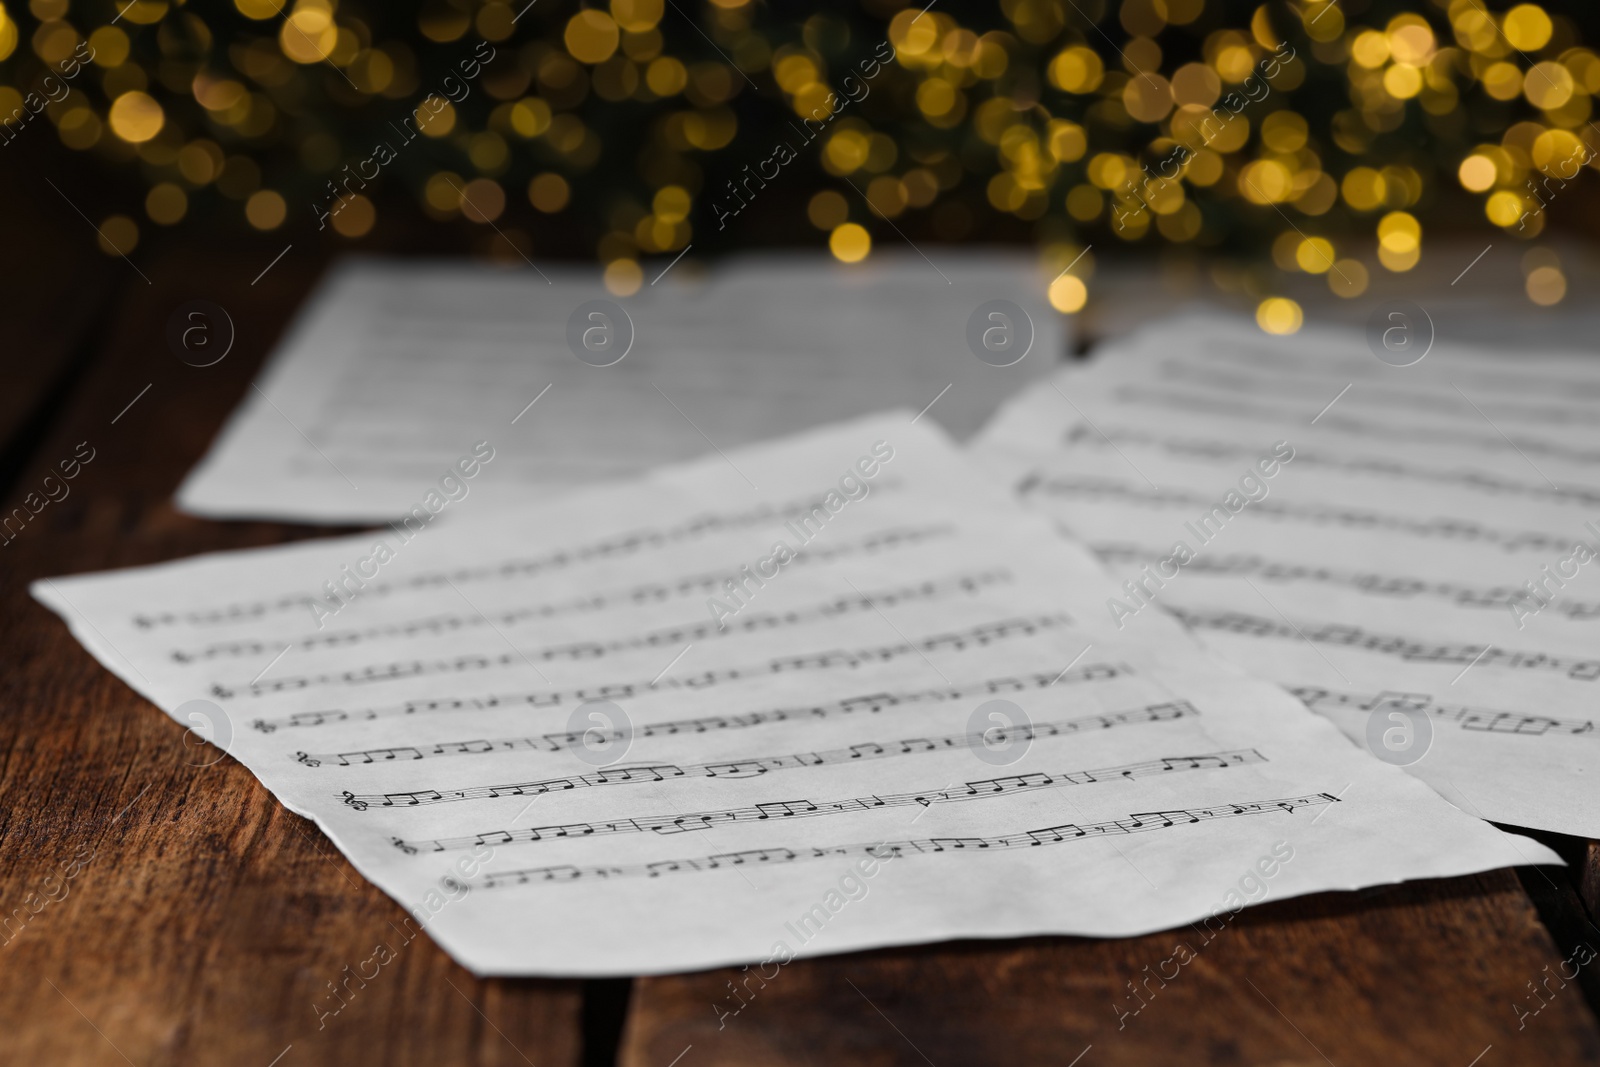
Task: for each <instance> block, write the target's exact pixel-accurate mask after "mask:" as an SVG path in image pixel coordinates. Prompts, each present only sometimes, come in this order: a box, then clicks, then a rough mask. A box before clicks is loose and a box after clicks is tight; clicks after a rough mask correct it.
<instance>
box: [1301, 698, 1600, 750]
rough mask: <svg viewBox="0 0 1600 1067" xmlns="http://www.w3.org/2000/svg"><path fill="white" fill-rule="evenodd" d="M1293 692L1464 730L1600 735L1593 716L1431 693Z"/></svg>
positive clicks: (1316, 706) (1327, 703)
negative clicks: (1411, 712) (1443, 699)
mask: <svg viewBox="0 0 1600 1067" xmlns="http://www.w3.org/2000/svg"><path fill="white" fill-rule="evenodd" d="M1288 689H1289V692H1291V693H1293V694H1294V695H1295V696H1296V697H1299V698H1300V700H1302V701H1304V702H1305V704H1306V705H1307V706H1308V707H1310V708H1312V709H1313V710H1316V711H1340V710H1344V709H1347V708H1348V709H1354V710H1357V711H1371V710H1373V709H1374V708H1377V707H1381V706H1383V705H1394V706H1397V707H1408V708H1414V709H1417V710H1419V711H1426V712H1427V713H1428V714H1429V715H1431V716H1433V717H1435V718H1437V719H1439V720H1440V721H1443V722H1454V723H1456V724H1458V725H1459V726H1460V728H1461V729H1463V730H1472V731H1475V732H1480V733H1491V734H1516V735H1520V736H1523V737H1547V736H1567V737H1591V738H1594V737H1600V729H1597V728H1596V726H1595V723H1594V721H1593V720H1592V719H1563V718H1557V717H1555V716H1551V715H1528V714H1524V713H1522V712H1515V711H1499V710H1495V709H1493V708H1478V707H1472V706H1470V705H1466V704H1439V703H1436V702H1435V701H1434V699H1433V697H1431V696H1429V695H1428V694H1427V693H1391V692H1384V693H1375V694H1362V693H1333V692H1330V691H1329V690H1326V689H1320V688H1316V687H1311V686H1289V687H1288Z"/></svg>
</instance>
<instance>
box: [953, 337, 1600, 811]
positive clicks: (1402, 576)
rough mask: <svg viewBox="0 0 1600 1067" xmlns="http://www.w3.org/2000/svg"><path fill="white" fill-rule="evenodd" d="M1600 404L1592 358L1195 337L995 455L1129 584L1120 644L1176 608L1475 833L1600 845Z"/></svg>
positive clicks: (1056, 395)
mask: <svg viewBox="0 0 1600 1067" xmlns="http://www.w3.org/2000/svg"><path fill="white" fill-rule="evenodd" d="M1418 325H1420V323H1419V324H1418ZM1419 351H1420V349H1419ZM1596 398H1600V367H1596V366H1595V365H1594V363H1593V362H1592V360H1586V359H1583V358H1581V357H1577V356H1572V355H1562V354H1559V353H1556V354H1544V355H1537V354H1530V353H1529V352H1527V351H1525V350H1519V351H1515V352H1506V353H1490V352H1486V351H1482V350H1474V349H1470V348H1465V347H1462V346H1459V345H1457V346H1450V345H1445V344H1437V345H1435V346H1434V348H1433V350H1432V351H1430V352H1428V353H1427V354H1426V356H1425V357H1424V358H1423V359H1422V360H1421V362H1419V363H1416V364H1414V365H1412V366H1406V367H1399V366H1392V365H1388V364H1386V363H1384V362H1380V361H1379V360H1378V359H1376V358H1374V354H1373V353H1372V352H1371V351H1369V348H1368V345H1367V343H1366V340H1365V338H1364V337H1363V335H1362V334H1361V333H1360V332H1353V331H1341V330H1334V329H1326V330H1306V331H1303V332H1302V333H1300V334H1296V335H1293V336H1290V337H1277V338H1275V337H1270V336H1268V335H1266V334H1263V333H1262V332H1261V331H1259V330H1257V329H1255V328H1254V326H1253V325H1251V324H1246V323H1240V322H1237V321H1236V320H1223V319H1217V318H1196V319H1186V320H1181V321H1178V322H1175V323H1169V324H1165V325H1161V326H1157V327H1152V328H1150V329H1149V330H1147V331H1146V332H1144V333H1141V334H1138V335H1135V336H1133V337H1131V338H1129V339H1128V340H1127V341H1126V342H1124V343H1121V344H1117V345H1113V346H1108V347H1107V349H1106V350H1105V351H1104V352H1103V354H1100V355H1098V356H1097V357H1096V358H1095V359H1093V360H1092V361H1091V362H1090V364H1089V365H1088V366H1086V367H1084V368H1081V369H1070V370H1067V371H1064V372H1062V373H1060V374H1059V375H1058V376H1057V377H1055V378H1054V380H1053V381H1051V382H1049V383H1044V384H1041V385H1039V386H1037V387H1035V388H1033V389H1032V390H1031V391H1030V392H1029V393H1028V394H1027V395H1025V396H1021V397H1018V398H1017V400H1016V401H1015V402H1013V403H1012V404H1011V405H1009V406H1008V407H1007V409H1006V410H1004V411H1003V412H1002V414H1001V415H1000V416H998V417H997V419H996V421H995V423H994V425H993V426H992V427H991V428H990V429H989V430H987V431H986V432H985V434H984V437H983V439H982V441H981V442H980V443H979V444H978V446H977V448H978V452H979V453H980V455H981V456H982V457H983V458H984V459H985V460H986V461H988V462H989V463H990V464H992V465H993V466H994V467H995V468H996V469H998V470H1003V471H1004V472H1006V476H1007V477H1009V478H1010V479H1012V481H1013V482H1014V484H1017V485H1019V486H1021V487H1022V488H1023V491H1024V494H1025V496H1026V497H1027V499H1028V500H1029V501H1030V502H1031V503H1032V504H1033V505H1034V506H1036V507H1038V508H1040V509H1042V510H1044V511H1045V512H1047V513H1048V514H1050V515H1053V516H1055V517H1057V518H1058V519H1059V521H1060V523H1061V525H1062V526H1063V527H1064V528H1065V529H1066V530H1068V531H1069V532H1070V533H1071V534H1072V535H1073V536H1075V537H1077V538H1079V539H1081V540H1082V541H1083V542H1085V543H1086V544H1087V545H1088V546H1089V547H1090V548H1091V549H1092V550H1093V551H1095V552H1096V553H1097V554H1098V556H1099V558H1100V559H1101V561H1102V562H1103V563H1104V564H1105V565H1106V568H1107V569H1108V570H1109V571H1110V573H1111V575H1112V577H1113V578H1114V579H1116V580H1117V581H1118V582H1129V583H1133V584H1132V585H1131V586H1124V588H1123V589H1122V590H1120V591H1119V594H1118V595H1117V596H1116V597H1114V598H1113V599H1112V600H1109V601H1108V602H1107V604H1106V605H1104V606H1102V608H1101V613H1102V616H1103V617H1107V618H1110V617H1112V616H1115V617H1116V618H1117V621H1118V622H1120V623H1121V624H1122V625H1123V626H1124V627H1125V628H1126V629H1127V630H1128V631H1130V632H1133V631H1136V630H1138V629H1139V628H1141V627H1143V626H1145V625H1147V624H1148V621H1149V619H1148V617H1149V616H1151V615H1154V614H1156V613H1157V612H1156V609H1158V608H1163V609H1166V611H1168V612H1171V613H1172V614H1175V615H1176V616H1177V617H1178V618H1179V619H1180V620H1181V621H1183V622H1185V623H1186V624H1187V625H1188V626H1189V627H1190V628H1191V629H1192V630H1193V631H1194V632H1195V634H1196V636H1198V637H1199V638H1200V639H1201V640H1202V641H1203V642H1205V643H1206V644H1208V645H1209V646H1211V647H1212V648H1214V649H1216V650H1217V651H1218V652H1220V653H1222V654H1223V655H1225V656H1226V657H1227V658H1229V659H1231V660H1233V661H1234V662H1235V663H1238V664H1239V665H1240V666H1242V667H1244V668H1245V669H1247V670H1249V671H1251V672H1252V673H1255V674H1258V675H1260V676H1262V677H1266V678H1271V679H1274V680H1276V681H1278V682H1280V683H1281V684H1282V685H1284V686H1285V687H1286V688H1288V689H1289V690H1290V691H1291V692H1294V693H1295V694H1296V695H1298V696H1300V697H1301V698H1302V699H1304V700H1305V701H1306V702H1307V703H1308V704H1309V705H1310V706H1311V707H1312V708H1314V709H1315V710H1317V711H1319V712H1321V713H1322V714H1325V715H1327V716H1329V717H1330V718H1332V719H1333V720H1334V721H1335V722H1336V723H1338V724H1339V726H1340V727H1341V728H1343V729H1344V730H1345V732H1346V733H1347V734H1348V735H1349V736H1350V737H1351V738H1352V739H1353V740H1355V741H1356V742H1357V743H1359V744H1363V745H1372V746H1376V747H1374V751H1378V748H1379V747H1382V748H1384V749H1385V750H1386V751H1392V753H1393V757H1392V759H1393V761H1394V762H1396V763H1398V764H1402V765H1405V766H1406V768H1407V769H1408V770H1410V771H1411V772H1412V773H1413V774H1416V775H1417V776H1419V777H1420V778H1422V779H1423V780H1424V781H1426V782H1428V783H1429V784H1430V785H1432V786H1433V787H1434V788H1435V789H1437V790H1438V791H1439V792H1440V793H1442V794H1443V795H1444V796H1445V797H1446V798H1448V799H1449V800H1451V801H1452V802H1453V803H1455V804H1457V805H1458V806H1460V807H1461V808H1463V809H1464V810H1466V811H1469V812H1472V813H1473V814H1477V815H1481V816H1482V817H1483V818H1486V819H1492V820H1495V821H1497V822H1504V823H1510V824H1513V825H1517V826H1528V827H1535V828H1538V829H1543V830H1554V831H1559V832H1563V833H1569V834H1576V835H1580V836H1585V837H1595V836H1600V779H1597V777H1596V770H1597V768H1600V761H1597V759H1596V757H1597V755H1600V746H1597V745H1596V740H1597V738H1600V731H1597V729H1596V721H1597V720H1600V702H1597V697H1600V689H1597V688H1596V687H1597V686H1600V643H1597V640H1596V638H1597V637H1600V630H1597V628H1596V622H1597V620H1600V579H1597V578H1596V572H1600V562H1595V561H1593V560H1588V561H1585V557H1587V556H1590V555H1591V554H1592V553H1593V552H1595V551H1600V527H1597V526H1596V522H1597V520H1600V428H1597V426H1596V423H1595V420H1594V403H1595V400H1596ZM1289 453H1292V459H1288V458H1286V457H1287V455H1288V454H1289ZM1258 464H1263V466H1258ZM1268 469H1270V470H1271V471H1272V473H1271V474H1270V475H1267V474H1265V473H1263V472H1264V471H1265V470H1268ZM1229 493H1232V494H1233V498H1232V500H1231V501H1230V500H1228V499H1226V498H1227V497H1228V494H1229ZM1214 509H1215V510H1214ZM1203 517H1204V518H1203ZM1180 544H1181V545H1182V546H1184V551H1182V552H1180V551H1178V549H1179V545H1180ZM1185 554H1187V555H1189V556H1190V557H1191V558H1189V559H1187V560H1184V559H1182V558H1181V557H1182V556H1183V555H1185ZM1147 567H1148V568H1151V570H1149V571H1148V572H1147V571H1146V568H1147ZM1152 576H1153V577H1152ZM1529 583H1533V587H1532V589H1530V586H1529ZM1535 593H1537V594H1538V596H1537V597H1535V595H1534V594H1535ZM1114 604H1120V605H1122V606H1121V608H1117V607H1115V606H1114ZM1423 720H1425V721H1423ZM1391 729H1393V730H1396V731H1398V732H1396V733H1392V734H1391V733H1389V731H1390V730H1391ZM1385 738H1387V740H1385Z"/></svg>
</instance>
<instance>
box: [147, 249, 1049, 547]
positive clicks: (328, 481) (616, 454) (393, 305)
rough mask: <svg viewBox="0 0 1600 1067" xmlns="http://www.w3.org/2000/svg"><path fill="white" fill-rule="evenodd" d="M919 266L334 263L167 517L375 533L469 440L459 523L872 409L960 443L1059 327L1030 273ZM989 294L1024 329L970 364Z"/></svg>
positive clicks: (970, 262)
mask: <svg viewBox="0 0 1600 1067" xmlns="http://www.w3.org/2000/svg"><path fill="white" fill-rule="evenodd" d="M936 258H937V260H938V265H937V266H934V265H932V264H930V263H929V262H928V261H926V260H924V259H923V258H921V257H920V256H918V255H916V254H914V253H905V254H897V253H893V252H891V253H886V254H883V255H874V256H873V257H872V259H871V260H869V261H868V262H865V263H861V264H857V265H853V266H846V265H844V264H840V263H836V262H833V261H832V260H830V259H827V258H826V257H823V258H814V257H808V256H782V255H764V256H751V257H745V258H739V259H734V260H731V261H729V262H728V263H727V264H726V265H724V266H720V267H718V268H715V269H713V270H711V271H709V272H703V271H702V270H701V268H699V267H698V265H697V264H696V263H695V262H694V260H693V259H692V258H691V259H689V260H686V261H684V262H682V263H679V264H677V265H675V266H674V267H672V269H670V270H666V271H664V272H663V273H662V274H659V275H657V276H655V278H654V280H652V281H651V282H650V284H647V285H645V286H643V287H642V288H641V289H640V291H639V292H638V293H637V294H635V295H633V296H630V297H618V296H614V295H612V294H610V293H608V292H606V290H605V289H604V288H603V287H602V286H601V285H600V284H599V273H598V271H593V270H587V269H582V270H580V269H576V268H570V267H569V268H564V269H563V268H556V267H547V268H545V269H544V270H543V271H542V273H535V272H534V271H533V270H528V269H520V270H507V269H504V268H498V267H493V266H488V265H482V264H472V265H463V264H461V263H459V262H455V261H428V260H422V261H417V260H383V259H370V258H358V259H352V260H350V261H347V262H345V263H344V264H342V265H341V266H339V267H336V268H335V269H334V270H333V271H332V272H331V274H330V275H329V277H328V278H326V279H325V280H324V281H323V283H322V284H321V286H320V287H319V288H318V290H317V292H316V294H315V295H314V296H313V298H312V299H311V300H310V301H309V302H308V303H307V306H306V307H305V308H304V309H303V310H302V312H301V314H300V315H299V317H298V319H297V321H296V323H295V324H294V326H293V327H292V328H291V330H290V332H289V333H288V334H287V335H286V336H285V338H284V339H283V341H282V342H281V343H280V346H279V350H278V351H277V353H276V354H275V355H274V356H273V358H272V360H271V361H270V362H269V364H268V366H267V368H266V370H265V371H264V373H263V375H262V378H261V380H260V381H259V382H258V383H257V384H256V387H255V388H252V389H250V390H249V391H247V392H246V393H245V395H244V397H243V398H242V400H241V402H240V404H239V407H238V408H237V409H236V410H235V411H234V413H233V415H232V416H231V417H230V419H229V421H228V423H227V425H226V426H225V428H224V430H223V432H222V433H221V434H220V435H219V436H218V438H217V440H216V441H215V442H214V443H213V444H212V447H211V450H210V452H209V453H208V454H207V455H206V457H205V458H204V459H203V460H202V461H201V462H200V463H199V464H198V465H197V466H196V467H195V469H194V470H193V471H192V472H190V475H189V477H188V478H187V479H186V480H185V481H184V483H183V485H182V487H181V488H180V490H179V492H178V497H177V500H178V505H179V506H180V507H181V508H182V509H184V510H185V511H189V512H191V513H194V514H197V515H205V516H209V517H214V518H263V517H264V518H272V519H285V520H290V521H303V522H351V523H359V522H382V521H386V520H392V519H396V518H398V517H400V516H401V515H403V514H405V513H406V511H407V510H409V509H410V508H411V507H413V506H414V505H415V504H416V503H417V499H416V498H417V490H418V486H419V485H423V484H425V483H426V482H428V481H430V480H434V479H437V478H438V477H439V473H440V472H441V471H443V470H446V469H448V468H449V467H450V466H451V465H452V464H453V463H455V462H456V460H457V459H458V457H460V456H461V455H462V453H464V452H465V451H466V450H467V448H468V446H469V445H470V444H472V443H474V442H477V441H480V440H482V439H485V438H488V439H489V440H490V441H491V443H492V445H493V446H494V449H495V457H494V459H493V462H492V464H491V465H490V469H489V470H487V471H486V472H485V474H486V476H485V477H484V478H483V479H482V480H481V482H480V484H479V485H477V486H475V487H474V490H475V492H476V493H477V494H478V501H479V502H478V503H476V504H474V505H473V508H474V509H475V510H485V509H486V508H487V507H489V506H497V505H500V504H505V503H509V504H511V505H515V504H516V503H517V502H519V501H521V500H524V499H526V497H527V493H528V490H529V489H530V488H536V489H539V490H544V491H548V490H551V489H567V488H572V487H577V486H582V485H587V484H589V483H592V482H593V481H595V480H597V479H611V478H620V477H625V476H628V475H633V474H639V473H642V472H643V471H645V470H647V469H649V468H652V467H656V466H659V465H660V464H662V463H668V462H674V461H679V460H687V459H691V458H694V457H697V456H701V455H714V454H715V450H716V449H719V448H720V449H724V450H726V449H731V448H734V447H736V446H739V445H744V444H749V443H752V442H755V441H760V440H766V439H769V438H773V437H778V436H782V435H784V434H787V433H797V432H800V431H802V430H805V429H807V428H809V427H812V426H816V425H819V424H821V423H825V422H830V421H835V420H838V419H844V418H852V417H858V416H862V415H866V414H868V413H870V412H873V411H878V410H882V409H884V408H888V407H901V406H910V407H912V408H913V409H917V410H920V409H921V408H923V407H924V406H925V405H932V406H931V408H930V409H929V411H928V415H927V417H928V418H930V419H932V420H933V421H935V422H937V423H939V424H940V425H941V426H944V427H945V428H946V429H948V430H950V431H951V432H953V433H955V434H956V435H957V436H958V437H962V438H964V437H967V436H969V435H971V434H972V433H975V432H976V431H977V430H978V428H979V427H980V426H981V425H982V423H983V421H984V420H985V419H987V418H988V417H989V415H991V414H992V413H993V412H994V410H995V408H997V407H998V406H999V404H1000V402H1001V401H1002V400H1003V399H1004V398H1005V397H1007V396H1009V395H1010V394H1012V393H1013V392H1015V391H1016V390H1017V389H1018V388H1020V387H1021V386H1022V385H1024V384H1026V383H1027V382H1028V381H1030V380H1036V379H1037V378H1038V377H1040V376H1041V375H1042V374H1043V373H1046V372H1047V371H1049V370H1050V369H1051V367H1053V366H1054V365H1055V364H1056V363H1058V362H1059V361H1060V360H1061V359H1062V358H1063V357H1064V355H1065V353H1066V351H1067V344H1066V329H1067V328H1066V323H1067V319H1066V318H1065V317H1064V316H1062V315H1060V314H1058V313H1057V312H1055V311H1054V310H1052V309H1051V307H1050V305H1049V304H1048V303H1047V302H1046V301H1045V299H1044V292H1045V286H1046V284H1047V283H1048V281H1049V277H1048V275H1045V274H1041V273H1040V272H1039V271H1038V270H1037V269H1036V267H1035V266H1034V264H1033V261H1032V259H1031V258H1029V257H1025V256H1021V255H1017V254H1015V253H1002V252H994V253H984V252H976V253H974V252H963V253H961V254H959V255H957V254H954V253H950V254H941V255H939V256H937V257H936ZM997 298H1003V299H1006V300H1010V301H1012V302H1014V303H1015V304H1017V305H1018V306H1020V307H1022V308H1023V309H1024V310H1025V312H1026V315H1027V318H1028V319H1029V320H1031V326H1032V330H1033V344H1032V348H1031V350H1030V351H1029V352H1028V354H1027V356H1026V357H1025V358H1023V359H1022V360H1021V361H1020V362H1019V363H1017V364H1016V365H1014V366H1007V367H997V366H988V365H985V364H984V363H982V362H980V361H979V360H977V359H975V358H974V356H973V353H972V352H971V351H970V350H969V347H968V342H967V340H966V331H967V320H968V318H969V316H970V315H971V314H972V313H973V312H974V311H975V310H976V309H977V308H978V307H979V305H980V304H982V303H984V302H986V301H989V300H992V299H997ZM597 299H599V300H607V301H610V302H611V303H612V304H614V305H616V306H618V307H621V308H622V309H623V310H624V312H625V314H626V321H624V320H622V319H618V320H617V321H615V322H610V321H609V320H607V321H608V323H609V325H608V327H607V328H609V329H614V331H615V332H614V335H612V337H611V339H612V340H614V341H615V343H616V344H618V345H621V344H623V340H622V339H623V337H624V336H625V333H626V330H627V328H628V326H630V325H631V330H632V340H631V347H628V348H627V349H626V354H625V355H624V356H623V357H622V358H621V359H620V361H619V362H617V363H615V364H614V365H610V366H593V365H589V364H587V363H585V362H582V361H580V360H579V359H578V358H577V356H575V355H574V353H573V350H572V349H571V347H570V342H569V337H568V322H569V318H570V317H571V316H572V315H573V314H574V312H575V311H576V310H577V309H579V308H580V307H581V306H583V305H585V304H586V303H588V302H589V301H593V300H597ZM605 313H606V314H607V315H613V313H612V312H609V311H608V312H605ZM585 321H587V320H585ZM1019 329H1020V324H1019ZM947 387H948V389H947ZM935 401H937V402H936V403H935ZM489 427H493V428H494V429H495V432H493V433H491V432H490V431H489V429H488V428H489ZM454 517H455V516H453V515H452V516H450V518H451V519H454Z"/></svg>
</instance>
